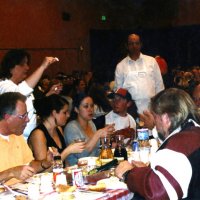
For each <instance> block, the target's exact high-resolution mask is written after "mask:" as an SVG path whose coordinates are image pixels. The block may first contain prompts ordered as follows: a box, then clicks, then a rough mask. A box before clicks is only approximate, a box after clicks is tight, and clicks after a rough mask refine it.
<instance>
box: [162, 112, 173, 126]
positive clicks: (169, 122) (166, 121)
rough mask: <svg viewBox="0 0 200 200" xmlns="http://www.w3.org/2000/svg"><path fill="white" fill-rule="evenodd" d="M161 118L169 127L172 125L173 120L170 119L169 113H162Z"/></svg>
mask: <svg viewBox="0 0 200 200" xmlns="http://www.w3.org/2000/svg"><path fill="white" fill-rule="evenodd" d="M161 120H162V122H163V123H164V124H165V125H166V126H167V127H170V125H171V121H170V118H169V115H168V114H167V113H164V114H162V116H161Z"/></svg>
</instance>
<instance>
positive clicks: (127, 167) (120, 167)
mask: <svg viewBox="0 0 200 200" xmlns="http://www.w3.org/2000/svg"><path fill="white" fill-rule="evenodd" d="M133 167H134V166H133V165H132V164H130V163H129V162H128V161H123V162H121V163H120V164H119V165H118V166H117V168H116V169H115V175H116V176H117V177H118V178H119V179H122V178H123V177H122V175H123V174H124V173H125V172H126V171H128V170H131V169H133Z"/></svg>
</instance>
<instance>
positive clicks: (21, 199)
mask: <svg viewBox="0 0 200 200" xmlns="http://www.w3.org/2000/svg"><path fill="white" fill-rule="evenodd" d="M26 199H27V198H26V196H24V195H17V196H15V200H26Z"/></svg>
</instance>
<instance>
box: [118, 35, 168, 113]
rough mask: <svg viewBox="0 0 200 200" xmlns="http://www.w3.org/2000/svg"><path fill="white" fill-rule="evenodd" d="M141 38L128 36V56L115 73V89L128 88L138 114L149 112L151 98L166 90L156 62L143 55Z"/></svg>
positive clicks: (119, 64)
mask: <svg viewBox="0 0 200 200" xmlns="http://www.w3.org/2000/svg"><path fill="white" fill-rule="evenodd" d="M141 47H142V45H141V41H140V36H139V35H136V34H131V35H129V36H128V44H127V48H128V52H129V54H128V56H127V57H126V58H124V59H123V60H122V61H121V62H120V63H118V65H117V67H116V71H115V84H116V85H115V87H116V88H126V89H127V90H128V91H129V92H130V94H131V96H132V99H133V100H135V103H136V106H137V108H138V113H143V111H144V110H148V105H149V102H150V99H151V97H153V96H154V95H156V94H157V93H158V92H160V91H161V90H163V89H164V84H163V80H162V76H161V73H160V69H159V66H158V64H157V62H156V60H155V59H154V58H153V57H151V56H147V55H144V54H142V53H141Z"/></svg>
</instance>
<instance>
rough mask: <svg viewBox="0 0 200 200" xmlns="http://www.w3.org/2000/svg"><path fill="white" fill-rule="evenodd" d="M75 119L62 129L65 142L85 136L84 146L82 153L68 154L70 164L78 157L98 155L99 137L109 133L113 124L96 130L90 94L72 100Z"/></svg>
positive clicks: (68, 142) (112, 128) (111, 131)
mask: <svg viewBox="0 0 200 200" xmlns="http://www.w3.org/2000/svg"><path fill="white" fill-rule="evenodd" d="M73 105H74V111H75V113H76V115H77V116H76V117H75V120H72V121H70V122H69V123H68V124H67V125H66V127H65V129H64V137H65V142H66V144H70V143H72V142H73V141H74V140H75V139H78V138H85V139H86V147H85V150H84V151H83V152H82V153H74V154H70V155H69V156H68V157H67V161H68V162H69V163H70V165H74V164H76V163H77V161H78V159H79V158H81V157H85V156H99V139H100V137H105V136H106V135H110V134H112V133H113V131H114V125H108V126H106V127H105V128H102V129H99V130H98V131H97V130H96V127H95V125H94V123H93V122H92V118H93V114H94V103H93V100H92V98H91V97H90V96H87V95H84V94H82V95H79V96H76V98H75V99H74V101H73Z"/></svg>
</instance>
